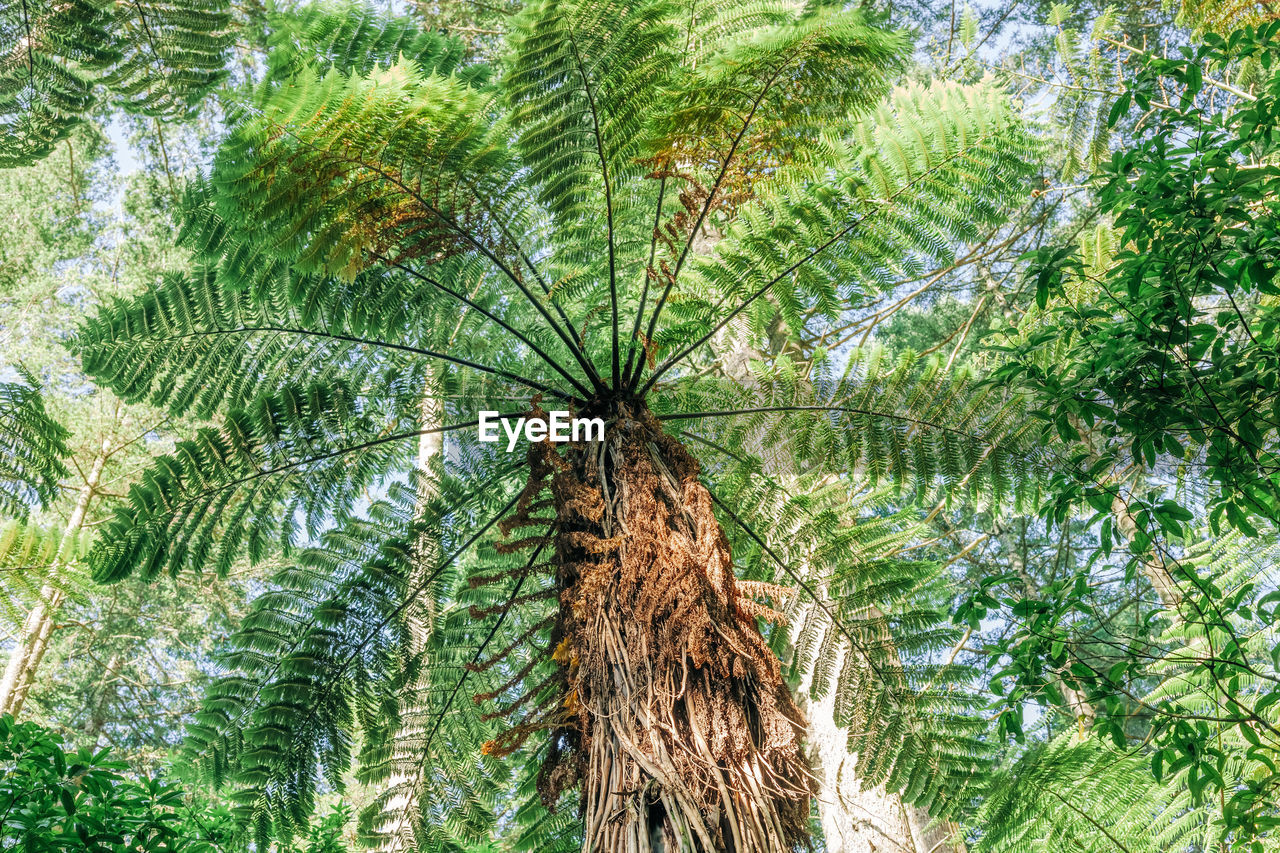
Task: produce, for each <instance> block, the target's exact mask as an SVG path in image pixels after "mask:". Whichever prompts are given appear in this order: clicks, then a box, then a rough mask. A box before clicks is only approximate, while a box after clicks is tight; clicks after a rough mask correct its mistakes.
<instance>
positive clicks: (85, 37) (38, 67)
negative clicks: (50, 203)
mask: <svg viewBox="0 0 1280 853" xmlns="http://www.w3.org/2000/svg"><path fill="white" fill-rule="evenodd" d="M112 23H113V4H111V3H108V2H105V0H72V2H69V3H56V4H54V3H39V4H36V3H6V4H5V5H4V7H3V11H0V55H2V56H5V57H8V59H7V60H6V62H5V64H4V65H3V66H0V168H11V167H13V166H21V165H26V164H28V163H32V162H35V161H36V160H39V159H41V158H42V157H44V156H45V155H47V154H48V153H49V152H50V151H52V150H53V146H55V145H57V144H58V143H59V142H61V141H62V140H63V139H65V138H66V137H67V134H69V133H70V132H71V130H72V128H74V127H75V126H76V125H77V124H78V123H79V122H80V121H81V120H82V117H83V115H84V113H85V112H87V111H88V110H89V108H90V107H92V106H93V104H94V103H95V100H96V99H95V95H94V92H93V87H94V84H95V82H96V75H97V74H98V73H101V72H102V71H104V70H106V69H107V68H109V67H110V66H111V65H112V64H113V63H114V62H115V61H116V60H117V59H118V58H119V52H118V49H117V47H116V45H114V44H113V40H112V38H111V35H110V28H111V26H112Z"/></svg>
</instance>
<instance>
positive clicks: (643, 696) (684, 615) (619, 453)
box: [521, 407, 811, 853]
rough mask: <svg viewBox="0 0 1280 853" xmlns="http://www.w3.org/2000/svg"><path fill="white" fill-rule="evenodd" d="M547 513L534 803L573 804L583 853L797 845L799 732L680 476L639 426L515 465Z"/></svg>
mask: <svg viewBox="0 0 1280 853" xmlns="http://www.w3.org/2000/svg"><path fill="white" fill-rule="evenodd" d="M530 455H531V463H532V469H533V480H532V481H531V484H530V488H529V489H528V490H526V494H525V500H523V501H522V506H521V510H522V512H523V513H527V512H529V511H530V507H531V505H532V500H533V498H534V497H535V496H536V495H537V494H538V493H540V492H541V490H542V487H543V486H544V485H547V486H549V487H550V490H551V505H552V507H553V508H554V512H555V525H556V527H555V555H556V580H557V587H558V589H559V611H558V616H557V621H556V625H555V628H554V630H553V634H552V644H553V648H554V649H555V652H554V657H555V660H556V661H557V663H558V664H559V665H560V669H559V673H558V679H559V681H560V685H561V690H560V691H559V692H558V693H557V696H556V698H557V700H558V703H559V706H560V707H559V709H558V710H556V711H553V713H554V714H555V716H556V717H557V718H558V720H559V725H558V727H557V728H556V729H555V730H554V731H553V733H552V737H551V748H550V753H549V756H548V758H547V761H546V763H545V765H544V767H543V768H542V773H541V776H540V779H539V789H540V792H541V794H542V796H543V798H544V800H545V801H546V802H548V803H549V804H554V802H555V801H556V800H557V799H558V797H559V794H560V793H561V792H562V791H564V790H568V789H570V788H573V787H575V786H578V785H580V786H581V794H582V799H581V809H582V815H583V822H584V826H585V836H584V841H583V849H584V850H585V851H602V853H603V851H608V853H614V851H617V853H657V851H664V853H666V851H670V853H674V851H700V853H718V852H719V851H733V852H734V853H756V851H785V850H789V849H792V848H793V846H795V845H796V844H798V843H800V842H801V841H802V840H803V839H804V838H806V837H807V834H808V833H807V825H808V819H809V801H810V795H811V780H810V777H809V775H808V771H807V769H806V767H805V765H804V760H803V757H802V755H801V752H800V737H801V733H802V731H803V721H802V717H801V714H800V711H799V710H798V708H797V707H796V706H795V704H794V703H793V702H792V700H791V697H790V695H789V694H788V691H787V688H786V685H785V683H784V682H783V680H782V677H781V674H780V671H779V665H778V662H777V660H776V658H775V657H774V655H773V654H772V652H771V651H770V649H769V647H768V646H767V645H766V644H765V641H764V639H763V637H762V636H761V635H760V633H759V631H758V630H757V628H756V625H755V622H754V619H752V618H751V617H750V616H748V615H747V614H746V613H745V612H744V611H743V608H742V607H741V606H740V604H739V598H738V591H737V587H736V583H735V579H734V574H733V568H732V563H731V557H730V552H729V543H728V540H727V539H726V538H725V535H724V532H723V531H722V530H721V528H720V526H719V524H718V522H717V520H716V518H715V516H714V514H713V512H712V504H711V496H710V494H709V493H708V492H707V491H706V489H705V488H703V486H702V485H701V484H700V483H699V482H698V479H697V477H698V466H697V463H696V462H695V461H694V459H693V458H692V457H691V456H690V455H689V453H688V452H686V450H685V449H684V447H682V446H681V445H680V444H679V443H678V442H677V441H675V440H673V439H672V438H670V437H669V436H667V435H665V434H664V433H663V432H662V430H661V428H660V426H659V424H658V422H657V421H656V420H655V419H654V418H653V417H652V416H651V415H650V414H649V413H648V412H647V411H646V410H644V409H641V408H637V409H634V410H628V409H627V408H626V407H623V410H622V411H621V412H620V413H619V416H618V418H617V420H616V421H615V422H614V424H613V425H612V426H611V429H610V431H609V433H608V435H607V437H606V439H605V441H603V442H594V443H589V444H580V445H574V446H570V448H569V449H568V451H567V452H566V453H564V454H563V455H561V454H559V453H557V452H556V451H555V450H554V449H553V445H551V444H547V443H542V444H535V445H533V446H532V450H531V454H530Z"/></svg>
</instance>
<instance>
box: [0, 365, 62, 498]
mask: <svg viewBox="0 0 1280 853" xmlns="http://www.w3.org/2000/svg"><path fill="white" fill-rule="evenodd" d="M23 379H24V380H25V381H22V382H0V514H4V515H8V516H12V517H17V518H25V517H26V515H27V512H28V510H29V509H30V508H31V507H32V506H41V505H43V504H46V503H48V502H49V501H51V500H53V499H54V497H55V496H57V494H58V481H59V480H60V479H61V478H62V477H65V476H66V475H67V469H66V467H65V466H64V465H63V460H64V459H66V457H67V456H68V455H69V451H68V449H67V438H68V436H69V434H68V432H67V431H66V430H65V429H63V427H62V426H61V425H59V424H58V423H57V422H56V421H54V420H53V419H52V418H51V417H49V415H48V413H47V412H46V411H45V408H44V400H43V398H42V397H41V396H40V389H39V387H38V386H37V385H36V384H35V382H34V380H33V379H32V378H31V377H28V376H24V377H23Z"/></svg>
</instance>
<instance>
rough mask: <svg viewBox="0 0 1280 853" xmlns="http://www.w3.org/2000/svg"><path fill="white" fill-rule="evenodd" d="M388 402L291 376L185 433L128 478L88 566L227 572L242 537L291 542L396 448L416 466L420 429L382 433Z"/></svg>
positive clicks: (247, 541) (364, 482) (112, 576)
mask: <svg viewBox="0 0 1280 853" xmlns="http://www.w3.org/2000/svg"><path fill="white" fill-rule="evenodd" d="M386 414H387V413H386V410H385V409H380V408H379V406H378V405H377V404H374V403H372V402H370V401H368V400H365V399H363V398H361V397H360V396H359V394H358V393H356V391H355V389H352V388H350V387H348V386H344V385H339V384H334V383H325V384H319V385H309V386H304V387H288V388H285V389H282V390H280V391H278V392H276V393H268V394H262V395H259V396H256V397H254V398H253V400H251V401H250V402H249V403H248V404H247V405H246V406H245V407H243V408H235V409H231V410H230V411H228V412H227V414H226V416H225V419H224V421H223V423H222V425H221V426H220V427H218V428H205V429H202V430H200V431H199V432H198V433H196V435H195V437H194V438H193V439H190V440H187V441H181V442H179V443H178V445H177V446H176V447H175V449H174V452H173V454H172V455H169V456H164V457H161V458H160V459H157V460H156V461H155V462H154V463H153V464H152V466H151V467H150V468H149V469H148V470H147V471H146V472H145V473H144V474H143V476H142V478H141V480H140V481H139V482H138V483H136V484H134V485H133V486H131V487H130V489H129V496H128V501H127V503H126V504H125V505H123V506H120V507H117V508H116V510H115V511H114V514H113V517H112V519H111V521H110V522H108V524H107V525H106V527H105V528H104V530H103V538H102V540H103V541H102V543H101V544H100V545H99V547H97V548H96V549H95V550H94V552H93V555H92V559H91V565H92V568H93V573H94V577H95V578H96V579H97V580H99V581H116V580H119V579H121V578H123V577H125V576H126V575H129V574H131V573H134V572H137V573H139V574H141V575H142V576H143V577H151V576H154V575H155V574H157V573H158V572H161V571H169V572H174V573H176V572H178V571H179V570H180V569H182V568H185V567H191V568H195V569H197V570H203V569H205V568H206V567H208V568H212V569H214V570H215V571H216V572H218V573H219V574H221V573H225V572H226V571H227V570H228V569H229V568H230V567H231V563H232V562H233V561H234V559H235V558H236V557H237V556H238V555H239V554H240V553H241V549H242V548H243V549H247V551H248V553H249V555H250V557H251V558H252V559H254V560H257V559H260V558H261V555H262V554H263V553H264V552H265V550H266V548H267V546H268V545H270V544H271V543H273V542H278V543H279V544H280V545H281V546H282V547H284V548H286V549H288V548H289V547H290V546H291V545H292V544H293V543H294V542H295V541H297V539H298V538H299V537H300V536H302V535H303V531H307V532H311V533H315V532H318V531H319V530H321V529H322V528H323V526H324V524H325V520H326V519H328V518H329V517H330V516H331V515H332V514H333V513H334V512H336V511H339V510H340V508H342V507H345V506H351V505H353V504H354V502H355V501H357V500H358V499H359V498H360V496H361V495H362V494H363V493H364V491H365V490H366V489H367V488H369V487H371V486H372V485H373V484H374V483H376V482H377V480H378V478H379V477H380V476H382V475H383V473H384V472H385V471H386V469H387V468H388V467H394V466H395V464H396V463H395V460H397V459H399V460H403V462H402V463H401V468H402V470H408V469H409V468H410V467H411V466H412V462H411V459H412V454H413V450H414V446H413V445H412V443H411V442H410V441H408V440H407V439H412V438H416V437H417V435H418V434H419V429H418V428H417V426H416V424H413V423H410V424H409V425H408V426H407V427H404V428H401V429H400V430H399V431H398V432H394V433H390V434H388V433H387V432H386V431H383V430H382V428H383V427H384V426H385V423H386V420H385V418H386Z"/></svg>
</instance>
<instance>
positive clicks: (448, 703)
mask: <svg viewBox="0 0 1280 853" xmlns="http://www.w3.org/2000/svg"><path fill="white" fill-rule="evenodd" d="M553 529H554V528H553ZM553 529H549V530H547V533H546V535H545V536H543V537H542V541H541V542H539V543H538V547H537V548H535V549H534V551H533V553H532V554H530V555H529V562H528V563H526V564H525V567H524V571H522V572H521V573H520V578H519V580H517V581H516V586H515V589H513V590H512V591H511V595H510V596H508V598H507V603H506V605H505V606H504V607H503V608H502V612H500V613H499V614H498V618H497V620H495V621H494V623H493V627H491V628H490V629H489V633H488V634H487V635H486V636H485V638H484V640H483V642H481V643H480V645H479V646H478V647H477V648H476V653H475V654H474V655H472V656H471V662H470V663H469V664H467V665H466V666H464V667H463V668H462V675H460V676H458V680H457V682H455V683H454V685H453V690H451V691H449V698H447V699H445V701H444V705H443V706H441V708H440V710H439V711H438V712H437V714H436V719H435V722H434V723H433V724H432V726H431V731H430V732H428V733H427V739H426V741H425V742H424V743H423V746H422V749H421V754H422V760H421V761H419V762H418V769H417V771H416V772H415V773H414V775H415V776H416V777H421V776H422V774H423V773H424V772H425V770H426V767H427V762H428V761H429V760H430V758H431V744H432V742H433V741H434V740H435V737H436V732H438V731H439V730H440V724H441V723H442V722H444V718H445V715H446V714H448V713H449V709H450V708H451V707H452V706H453V702H454V700H455V699H457V697H458V693H459V692H460V691H461V690H462V686H463V685H464V684H466V682H467V677H468V676H469V675H470V674H471V670H470V667H472V666H475V665H476V664H477V663H479V662H480V657H481V656H482V655H483V654H484V652H485V649H487V648H488V647H489V644H490V643H492V642H493V638H494V637H496V636H497V635H498V629H500V628H501V627H502V623H503V622H504V621H505V620H506V618H507V614H508V613H510V612H511V606H512V604H513V603H514V602H515V600H516V598H517V597H518V596H519V595H520V590H522V589H523V588H524V582H525V581H527V580H528V579H529V575H530V574H531V573H532V572H533V566H534V564H535V563H536V562H537V560H538V556H539V555H540V554H541V553H542V549H543V548H545V547H546V546H547V542H548V541H549V540H550V539H551V533H552V532H553ZM408 815H409V810H408V809H405V810H404V811H403V812H402V814H401V817H400V822H399V823H398V824H397V826H396V830H395V832H394V833H393V834H392V838H395V837H396V836H398V835H399V834H400V832H401V831H402V830H403V829H404V822H405V820H406V819H407V818H408Z"/></svg>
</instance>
